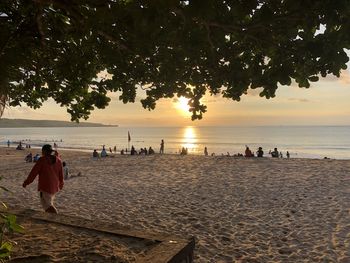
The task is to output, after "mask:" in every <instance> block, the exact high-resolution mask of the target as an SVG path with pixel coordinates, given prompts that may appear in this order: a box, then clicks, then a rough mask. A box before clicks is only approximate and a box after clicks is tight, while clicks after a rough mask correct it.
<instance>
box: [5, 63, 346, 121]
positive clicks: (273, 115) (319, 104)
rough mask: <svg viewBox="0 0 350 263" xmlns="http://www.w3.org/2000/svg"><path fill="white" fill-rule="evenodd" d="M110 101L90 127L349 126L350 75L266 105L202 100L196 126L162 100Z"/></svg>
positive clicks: (23, 112)
mask: <svg viewBox="0 0 350 263" xmlns="http://www.w3.org/2000/svg"><path fill="white" fill-rule="evenodd" d="M349 66H350V65H349ZM110 96H111V98H112V101H111V103H110V105H109V106H108V107H107V108H105V109H103V110H94V111H93V112H92V114H91V115H90V118H89V119H88V121H89V122H98V123H103V124H113V125H115V124H116V125H119V126H123V127H137V126H231V125H232V126H240V125H242V126H263V125H350V71H349V70H344V71H343V72H342V74H341V76H340V78H337V77H333V76H328V77H326V78H323V79H320V81H318V82H313V83H311V87H310V88H309V89H305V88H299V87H298V86H297V84H295V83H294V84H292V85H291V86H280V87H279V88H278V90H277V92H276V97H275V98H272V99H268V100H267V99H266V98H262V97H260V96H259V91H258V90H251V91H249V92H248V94H247V95H243V96H242V97H241V101H240V102H236V101H233V100H229V99H225V98H222V97H220V96H215V97H213V96H209V95H206V96H205V98H204V100H203V102H204V104H206V105H207V106H208V108H207V112H206V113H205V114H204V115H203V119H202V120H196V121H191V115H190V113H188V112H187V111H186V109H185V108H186V105H183V104H184V102H183V101H182V103H180V102H179V101H178V100H176V99H161V100H159V101H158V103H157V106H156V109H155V110H153V111H148V110H146V109H144V108H143V107H142V105H141V103H140V102H139V101H136V102H135V103H129V104H123V103H122V102H120V101H119V100H118V96H119V94H117V93H113V94H110ZM137 98H138V100H139V99H140V98H139V97H137ZM185 104H186V103H185ZM3 118H11V119H15V118H17V119H19V118H20V119H35V120H64V121H70V115H69V114H68V113H67V111H66V108H64V107H60V106H59V105H57V104H56V103H55V102H54V101H52V100H49V101H48V102H45V103H44V105H43V107H41V108H40V109H37V110H34V109H31V108H29V107H27V106H25V105H23V106H22V107H14V108H8V109H6V110H5V112H4V115H3Z"/></svg>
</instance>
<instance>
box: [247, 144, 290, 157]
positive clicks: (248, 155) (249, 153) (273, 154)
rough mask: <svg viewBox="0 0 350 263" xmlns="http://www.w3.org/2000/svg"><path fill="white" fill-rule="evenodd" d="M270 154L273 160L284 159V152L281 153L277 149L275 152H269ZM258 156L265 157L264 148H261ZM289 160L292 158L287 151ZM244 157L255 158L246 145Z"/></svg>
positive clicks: (257, 152) (257, 153)
mask: <svg viewBox="0 0 350 263" xmlns="http://www.w3.org/2000/svg"><path fill="white" fill-rule="evenodd" d="M269 154H270V155H271V157H272V158H283V154H282V152H279V151H278V149H277V148H274V149H273V151H271V150H270V151H269ZM256 156H257V157H264V151H263V149H262V147H259V148H258V150H257V151H256ZM286 156H287V158H288V159H289V158H290V154H289V152H288V151H287V153H286ZM244 157H255V155H254V153H253V152H252V151H251V150H250V149H249V147H248V146H247V145H246V149H245V153H244Z"/></svg>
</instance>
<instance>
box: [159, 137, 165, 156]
mask: <svg viewBox="0 0 350 263" xmlns="http://www.w3.org/2000/svg"><path fill="white" fill-rule="evenodd" d="M159 153H164V140H163V139H162V141H161V142H160V151H159Z"/></svg>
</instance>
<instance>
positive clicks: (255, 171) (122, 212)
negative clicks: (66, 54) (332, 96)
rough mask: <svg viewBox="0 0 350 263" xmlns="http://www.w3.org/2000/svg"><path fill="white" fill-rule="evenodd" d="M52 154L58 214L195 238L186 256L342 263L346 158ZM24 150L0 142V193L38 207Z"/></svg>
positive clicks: (348, 179) (348, 242) (349, 247)
mask: <svg viewBox="0 0 350 263" xmlns="http://www.w3.org/2000/svg"><path fill="white" fill-rule="evenodd" d="M32 152H33V153H36V152H38V151H36V150H33V149H32ZM60 153H61V155H62V159H63V160H65V161H66V162H67V163H68V166H69V168H70V171H71V174H73V175H76V174H77V173H78V172H80V173H81V174H82V176H80V177H73V178H71V179H69V180H67V181H66V182H65V187H64V189H63V191H62V192H60V193H59V194H58V195H57V200H56V204H57V208H58V210H59V213H60V214H66V215H71V216H78V217H82V218H86V219H93V220H101V221H108V222H117V223H118V224H120V225H122V226H125V227H130V228H132V229H137V230H141V231H142V230H144V231H153V232H163V233H164V232H165V233H170V234H174V235H177V236H180V237H183V236H186V237H187V236H195V238H196V249H195V262H342V263H346V262H350V160H313V159H271V158H262V159H258V158H252V159H245V158H233V157H226V156H223V157H221V156H220V157H219V156H215V157H212V156H190V155H189V156H180V155H155V156H121V155H116V156H114V157H111V158H105V159H102V160H92V158H91V155H90V154H87V153H77V152H69V151H61V152H60ZM24 156H25V151H15V150H14V149H7V148H0V176H2V177H3V180H2V181H1V184H2V185H3V186H5V187H7V188H9V189H11V191H12V192H13V193H12V194H8V193H2V196H1V200H2V201H4V202H6V203H7V204H8V205H10V206H16V207H18V206H19V207H23V208H31V209H35V210H40V209H41V207H40V204H39V200H38V193H37V184H36V183H33V184H32V185H30V186H28V187H27V188H26V189H23V188H22V186H21V185H22V182H23V180H24V179H25V178H26V176H27V174H28V173H29V171H30V169H31V167H32V166H33V164H31V163H25V162H24V160H23V159H24ZM28 238H29V237H28ZM58 238H59V237H58ZM62 238H64V237H63V236H62Z"/></svg>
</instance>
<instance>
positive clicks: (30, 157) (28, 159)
mask: <svg viewBox="0 0 350 263" xmlns="http://www.w3.org/2000/svg"><path fill="white" fill-rule="evenodd" d="M24 160H25V161H26V163H31V162H33V155H32V153H28V154H27V156H26V158H24Z"/></svg>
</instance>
